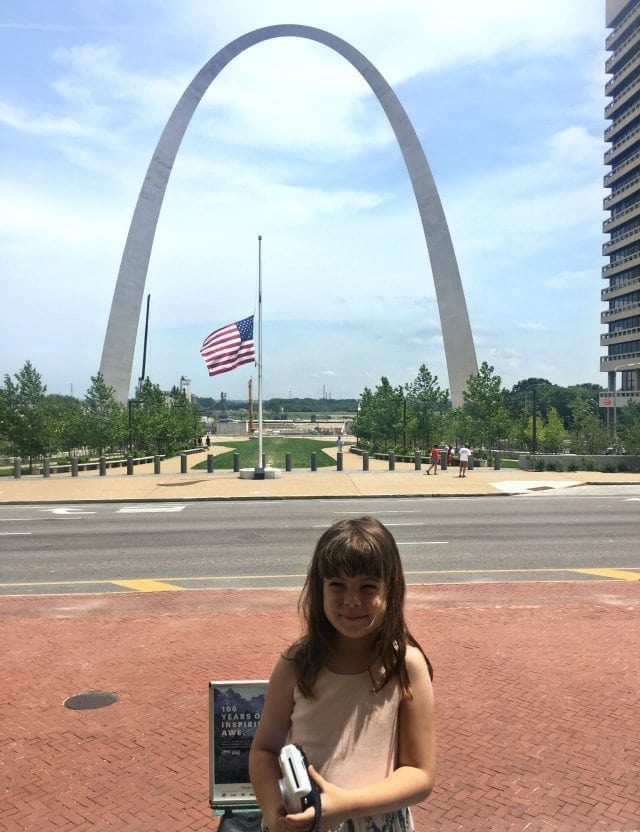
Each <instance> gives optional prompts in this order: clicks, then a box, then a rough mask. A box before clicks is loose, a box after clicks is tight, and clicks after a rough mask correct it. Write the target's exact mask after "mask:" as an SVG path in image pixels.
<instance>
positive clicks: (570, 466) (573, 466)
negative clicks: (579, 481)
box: [567, 461, 578, 471]
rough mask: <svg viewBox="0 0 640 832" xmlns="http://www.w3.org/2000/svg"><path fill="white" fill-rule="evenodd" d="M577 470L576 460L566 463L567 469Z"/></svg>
mask: <svg viewBox="0 0 640 832" xmlns="http://www.w3.org/2000/svg"><path fill="white" fill-rule="evenodd" d="M577 470H578V463H577V462H573V461H572V462H570V463H569V464H568V465H567V471H577Z"/></svg>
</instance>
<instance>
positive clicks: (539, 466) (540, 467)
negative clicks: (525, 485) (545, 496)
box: [533, 459, 544, 471]
mask: <svg viewBox="0 0 640 832" xmlns="http://www.w3.org/2000/svg"><path fill="white" fill-rule="evenodd" d="M533 470H534V471H544V459H534V460H533Z"/></svg>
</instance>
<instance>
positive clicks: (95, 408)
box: [83, 372, 126, 456]
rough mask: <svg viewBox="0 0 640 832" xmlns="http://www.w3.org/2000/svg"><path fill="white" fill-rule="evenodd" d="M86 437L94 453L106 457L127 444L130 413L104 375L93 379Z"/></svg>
mask: <svg viewBox="0 0 640 832" xmlns="http://www.w3.org/2000/svg"><path fill="white" fill-rule="evenodd" d="M83 430H84V438H85V443H86V444H87V445H88V446H89V448H91V449H92V450H94V451H96V452H97V453H98V456H102V455H103V453H105V452H106V451H110V450H113V449H115V448H117V447H119V446H121V445H123V444H124V440H125V436H126V413H125V408H124V406H123V405H122V404H121V403H120V402H119V401H117V400H116V396H115V391H114V389H113V387H109V386H108V385H107V384H106V383H105V381H104V379H103V377H102V373H100V372H98V373H96V375H95V376H91V384H90V385H89V388H88V390H87V392H86V395H85V399H84V426H83Z"/></svg>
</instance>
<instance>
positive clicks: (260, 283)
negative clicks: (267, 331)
mask: <svg viewBox="0 0 640 832" xmlns="http://www.w3.org/2000/svg"><path fill="white" fill-rule="evenodd" d="M258 470H259V471H263V467H262V235H261V234H258V464H257V466H256V471H258Z"/></svg>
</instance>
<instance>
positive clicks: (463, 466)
mask: <svg viewBox="0 0 640 832" xmlns="http://www.w3.org/2000/svg"><path fill="white" fill-rule="evenodd" d="M458 454H459V456H460V472H459V473H458V476H459V477H466V476H467V465H468V464H469V457H470V456H471V451H470V450H469V448H467V446H466V445H465V444H464V443H463V444H462V446H461V448H460V450H459V451H458Z"/></svg>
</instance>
